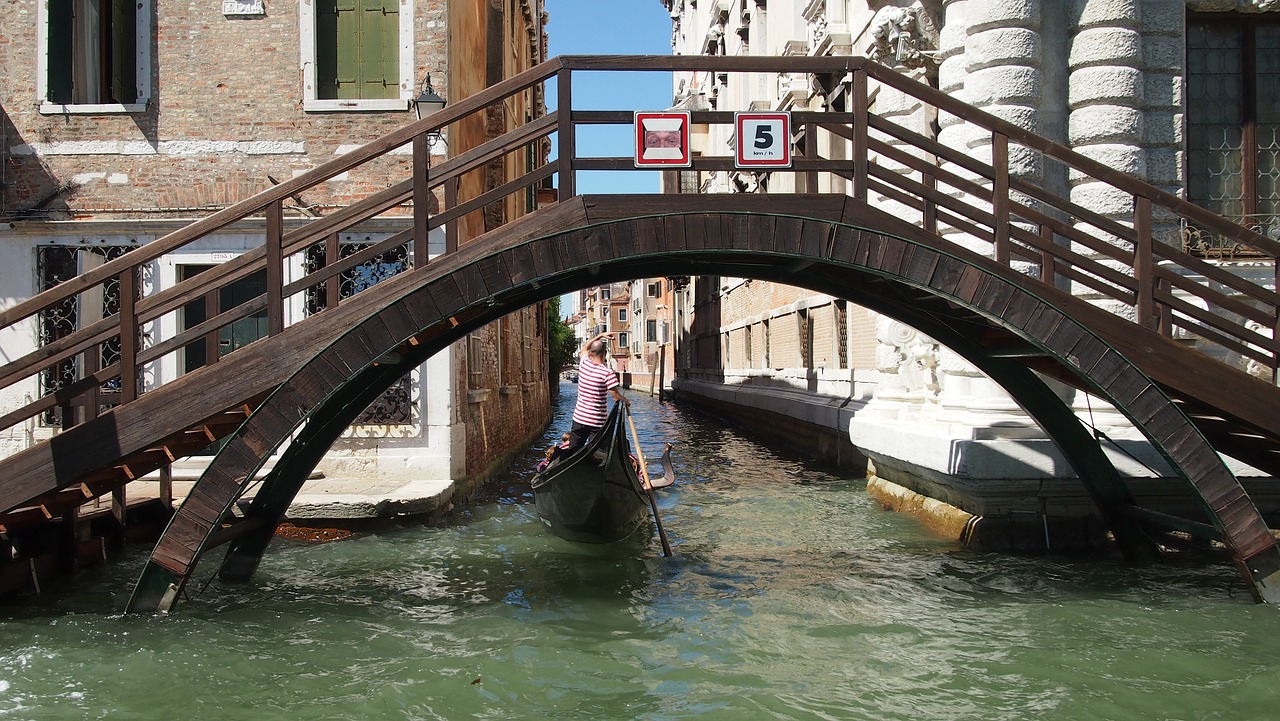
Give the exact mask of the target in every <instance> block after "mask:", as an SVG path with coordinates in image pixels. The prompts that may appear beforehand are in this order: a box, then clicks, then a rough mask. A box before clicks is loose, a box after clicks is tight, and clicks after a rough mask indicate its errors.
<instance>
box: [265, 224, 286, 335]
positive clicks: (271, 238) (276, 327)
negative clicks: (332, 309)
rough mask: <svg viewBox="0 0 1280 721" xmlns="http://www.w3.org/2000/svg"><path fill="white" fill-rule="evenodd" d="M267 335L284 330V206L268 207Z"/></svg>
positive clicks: (276, 333)
mask: <svg viewBox="0 0 1280 721" xmlns="http://www.w3.org/2000/svg"><path fill="white" fill-rule="evenodd" d="M266 212H267V335H278V334H279V333H280V331H282V330H284V206H283V204H282V203H281V201H279V200H277V201H275V202H273V203H271V204H270V205H268V206H267V211H266Z"/></svg>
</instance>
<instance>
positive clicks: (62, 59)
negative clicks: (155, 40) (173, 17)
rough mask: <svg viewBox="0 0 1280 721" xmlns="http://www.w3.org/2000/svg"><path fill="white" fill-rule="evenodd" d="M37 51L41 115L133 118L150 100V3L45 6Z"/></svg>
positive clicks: (68, 1) (75, 1)
mask: <svg viewBox="0 0 1280 721" xmlns="http://www.w3.org/2000/svg"><path fill="white" fill-rule="evenodd" d="M38 13H39V15H40V18H39V22H40V27H41V28H43V29H44V34H43V35H42V36H41V37H40V39H39V44H40V47H39V48H38V51H37V66H38V67H37V78H38V79H37V92H39V94H40V112H42V113H58V114H64V113H126V112H129V113H132V112H140V111H142V110H144V109H146V106H147V102H148V101H149V100H150V98H151V3H150V2H149V0H47V2H42V3H40V4H39V10H38Z"/></svg>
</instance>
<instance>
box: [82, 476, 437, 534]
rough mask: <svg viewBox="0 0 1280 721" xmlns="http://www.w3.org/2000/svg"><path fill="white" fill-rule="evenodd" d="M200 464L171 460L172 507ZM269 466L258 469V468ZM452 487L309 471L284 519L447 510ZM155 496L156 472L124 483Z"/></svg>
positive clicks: (140, 495) (370, 517)
mask: <svg viewBox="0 0 1280 721" xmlns="http://www.w3.org/2000/svg"><path fill="white" fill-rule="evenodd" d="M203 465H204V462H203V461H197V462H191V461H185V462H182V461H180V462H179V463H177V464H175V466H174V470H173V480H172V489H173V490H172V493H173V505H174V507H175V508H176V507H177V506H178V505H180V504H181V503H182V500H183V499H184V498H185V497H186V495H187V493H188V492H190V490H191V488H192V486H194V485H195V482H196V479H197V478H199V475H200V472H201V470H202V467H203ZM269 471H270V467H267V468H264V469H263V473H264V474H265V473H267V472H269ZM257 488H258V486H256V485H255V486H253V487H251V488H250V489H249V491H248V492H247V493H246V494H245V495H244V497H242V498H241V499H240V501H239V502H238V504H237V505H240V506H243V505H246V504H248V503H249V502H251V501H252V500H253V497H254V492H255V491H256V490H257ZM453 493H454V483H453V481H450V480H415V479H404V478H352V477H328V476H325V475H323V474H320V473H315V474H313V475H312V476H311V478H310V479H308V480H307V482H306V483H305V484H303V486H302V489H301V490H300V491H299V492H298V495H297V496H296V497H295V498H294V499H293V503H291V504H290V505H289V510H288V512H287V513H286V519H287V520H289V521H290V522H292V523H294V524H297V525H314V524H323V523H338V524H343V523H353V522H361V521H379V520H390V519H394V518H401V517H407V516H429V515H432V514H436V513H441V512H444V511H447V510H448V509H449V507H450V504H451V501H452V498H453ZM158 498H160V478H159V476H158V475H157V474H152V475H150V476H144V477H143V478H141V479H139V480H137V481H134V482H133V483H131V484H129V501H130V503H140V502H145V501H148V500H151V499H158ZM103 500H104V501H107V500H108V499H103Z"/></svg>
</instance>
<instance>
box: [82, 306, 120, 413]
mask: <svg viewBox="0 0 1280 721" xmlns="http://www.w3.org/2000/svg"><path fill="white" fill-rule="evenodd" d="M120 333H121V339H122V340H123V337H124V324H123V323H122V324H121V328H120ZM81 355H82V362H81V364H80V368H81V370H82V372H83V373H84V377H85V378H91V377H93V374H94V373H97V372H98V371H100V370H102V344H100V343H94V344H93V345H91V346H89V347H88V348H85V349H84V353H83V354H81ZM101 389H102V386H100V385H99V384H97V383H94V384H93V385H91V386H89V388H88V389H87V390H86V391H85V392H84V395H83V396H81V397H80V402H81V403H83V404H84V406H83V407H82V408H81V413H80V414H79V416H80V417H79V418H78V419H77V420H76V423H87V422H89V421H91V420H93V419H94V418H97V417H98V406H100V405H101V404H102V401H101V399H100V398H99V395H100V394H101Z"/></svg>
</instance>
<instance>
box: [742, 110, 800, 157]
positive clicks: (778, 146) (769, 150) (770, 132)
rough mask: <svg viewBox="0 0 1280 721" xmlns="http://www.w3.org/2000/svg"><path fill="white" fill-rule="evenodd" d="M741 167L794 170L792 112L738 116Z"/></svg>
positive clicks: (743, 114)
mask: <svg viewBox="0 0 1280 721" xmlns="http://www.w3.org/2000/svg"><path fill="white" fill-rule="evenodd" d="M733 121H734V127H735V128H736V130H737V133H738V135H737V137H738V142H737V143H736V145H737V156H736V157H735V159H734V160H735V163H734V164H735V165H736V166H737V167H739V168H789V167H791V113H734V114H733Z"/></svg>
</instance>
